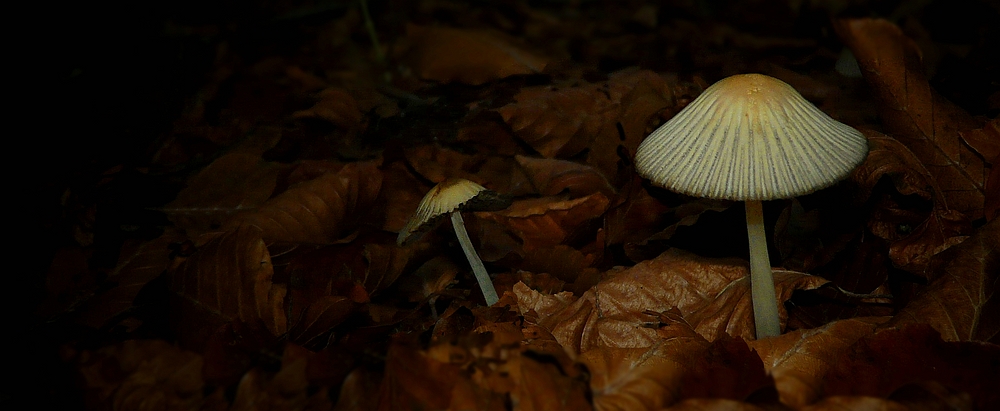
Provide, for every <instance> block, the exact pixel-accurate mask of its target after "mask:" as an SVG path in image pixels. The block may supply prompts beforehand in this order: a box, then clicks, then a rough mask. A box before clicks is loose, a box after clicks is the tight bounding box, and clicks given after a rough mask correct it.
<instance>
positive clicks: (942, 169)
mask: <svg viewBox="0 0 1000 411" xmlns="http://www.w3.org/2000/svg"><path fill="white" fill-rule="evenodd" d="M835 27H836V29H837V33H838V34H839V35H840V37H841V39H843V40H844V42H845V43H846V44H847V46H848V47H850V48H851V51H852V52H853V53H854V56H855V57H857V60H858V64H859V65H860V66H861V71H862V74H863V75H864V76H865V79H866V80H867V81H868V83H869V84H871V85H872V88H873V89H874V92H875V97H876V98H877V99H878V100H879V103H880V104H879V107H880V108H881V116H882V121H883V123H884V124H885V126H886V129H887V130H888V131H889V133H890V134H891V135H892V136H894V137H895V138H896V139H898V140H900V141H901V142H903V143H904V144H906V146H907V147H908V148H909V149H910V150H911V151H912V152H913V153H914V154H915V155H916V156H917V157H918V158H919V159H920V160H921V162H922V163H923V164H924V166H926V167H927V170H928V171H929V172H930V174H931V175H933V176H934V179H935V180H936V181H937V183H938V184H941V185H947V186H948V188H949V189H948V190H947V191H946V192H944V197H945V199H947V204H945V205H941V207H942V208H944V209H954V210H958V211H960V212H962V213H964V214H966V215H968V216H969V217H970V218H972V219H977V218H980V217H982V216H983V204H984V195H985V182H986V176H987V174H988V172H989V166H990V162H991V161H993V159H992V158H983V157H982V156H981V155H980V153H977V152H976V151H975V150H974V149H972V148H971V147H970V146H968V145H967V144H965V143H963V139H962V137H961V135H960V134H959V132H960V131H964V130H971V129H976V128H979V127H981V124H979V123H977V122H976V121H975V120H974V119H973V118H972V117H971V116H970V115H969V114H968V113H966V112H965V111H964V110H962V109H961V108H959V107H958V106H956V105H954V104H953V103H951V102H950V101H948V100H946V99H945V98H943V97H941V96H940V95H938V94H937V93H936V92H935V91H934V90H933V89H932V88H931V86H930V84H929V83H928V81H927V77H926V75H925V74H924V71H923V66H922V64H921V61H920V60H921V52H920V49H919V48H918V47H917V45H916V43H914V41H913V40H911V39H909V38H907V37H906V35H904V34H903V32H902V30H900V29H899V27H897V26H896V25H894V24H892V23H890V22H889V21H886V20H880V19H849V20H840V21H838V22H837V23H836V25H835Z"/></svg>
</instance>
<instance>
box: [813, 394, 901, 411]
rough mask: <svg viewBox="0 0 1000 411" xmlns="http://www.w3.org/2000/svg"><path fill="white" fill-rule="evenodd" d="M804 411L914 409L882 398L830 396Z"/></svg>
mask: <svg viewBox="0 0 1000 411" xmlns="http://www.w3.org/2000/svg"><path fill="white" fill-rule="evenodd" d="M800 409H801V410H802V411H866V410H878V411H910V410H912V408H910V407H907V406H905V405H903V404H900V403H898V402H896V401H890V400H886V399H882V398H873V397H864V396H857V397H847V396H830V397H827V398H824V399H822V400H820V401H819V402H817V403H815V404H810V405H808V406H805V407H802V408H800Z"/></svg>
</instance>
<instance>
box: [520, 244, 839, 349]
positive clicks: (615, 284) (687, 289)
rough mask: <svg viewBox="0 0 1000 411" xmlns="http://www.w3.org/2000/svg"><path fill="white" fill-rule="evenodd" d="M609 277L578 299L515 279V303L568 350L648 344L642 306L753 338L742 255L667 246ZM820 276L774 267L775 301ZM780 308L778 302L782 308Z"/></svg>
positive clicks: (697, 326) (708, 333)
mask: <svg viewBox="0 0 1000 411" xmlns="http://www.w3.org/2000/svg"><path fill="white" fill-rule="evenodd" d="M606 275H608V276H609V277H611V278H610V279H608V280H605V281H602V282H600V283H598V284H597V285H595V286H594V287H593V288H591V289H590V290H589V291H587V292H586V293H584V294H583V296H581V297H580V298H579V299H577V298H575V297H572V296H571V295H569V294H568V293H560V294H556V295H553V296H544V295H540V294H538V293H537V292H535V291H532V290H530V289H527V287H525V286H523V285H516V286H515V287H514V294H515V295H516V297H517V299H518V309H519V310H520V311H521V313H522V314H524V315H525V316H526V318H529V319H530V320H531V321H532V322H534V323H536V324H538V325H539V326H540V327H542V328H544V329H546V330H548V331H549V332H551V333H552V335H553V336H554V337H555V339H556V340H557V341H559V343H560V344H562V345H563V347H565V349H566V350H567V351H568V352H570V353H582V352H586V351H588V350H590V349H593V348H597V347H649V346H651V345H653V344H654V343H655V341H657V340H658V337H657V336H656V330H655V329H651V328H645V327H644V324H648V323H649V322H651V321H653V319H652V318H651V317H650V315H649V314H648V313H649V312H654V313H656V312H665V311H669V310H671V309H673V308H675V307H676V308H677V309H679V310H680V313H681V315H682V316H683V318H684V320H685V321H687V322H688V323H689V324H690V325H691V327H692V328H693V329H694V330H696V331H697V332H698V334H700V335H702V336H703V337H704V338H706V339H707V340H709V341H714V340H716V339H717V338H719V337H720V336H722V335H724V334H728V335H731V336H737V337H742V338H743V339H746V340H752V339H753V338H754V328H753V313H752V306H751V302H750V297H749V285H750V284H749V279H748V275H747V267H746V262H745V261H742V260H735V259H709V258H703V257H698V256H695V255H693V254H690V253H687V252H683V251H679V250H676V249H672V250H670V251H667V252H666V253H663V254H662V255H661V256H660V257H657V258H656V259H653V260H649V261H644V262H641V263H639V264H636V265H635V266H634V267H632V268H628V269H620V270H616V271H614V272H612V273H609V274H606ZM825 283H827V281H826V280H824V279H822V278H820V277H814V276H810V275H806V274H802V273H795V272H787V271H780V270H778V271H776V272H775V286H776V287H777V289H778V298H779V299H780V300H781V301H784V300H787V299H788V298H790V297H791V294H792V292H793V291H794V290H797V289H811V288H816V287H819V286H821V285H823V284H825ZM786 315H787V314H786V313H785V312H784V311H783V310H782V312H781V316H782V318H785V316H786Z"/></svg>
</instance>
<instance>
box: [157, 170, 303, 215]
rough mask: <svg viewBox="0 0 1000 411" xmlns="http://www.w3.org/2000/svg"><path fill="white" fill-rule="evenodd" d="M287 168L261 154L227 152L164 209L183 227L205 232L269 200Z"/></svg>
mask: <svg viewBox="0 0 1000 411" xmlns="http://www.w3.org/2000/svg"><path fill="white" fill-rule="evenodd" d="M283 168H284V167H283V166H281V165H279V164H275V163H271V162H267V161H264V160H263V159H261V157H260V155H257V154H251V153H244V152H233V153H229V154H226V155H224V156H222V157H219V158H218V159H216V160H215V161H213V162H212V164H209V165H208V167H205V168H204V169H202V170H201V171H200V172H198V174H196V175H195V176H194V177H191V179H190V180H189V181H188V185H187V187H185V188H184V189H183V190H181V192H180V193H178V194H177V198H176V199H174V201H171V202H170V203H169V204H167V205H165V206H164V207H163V211H164V212H165V213H167V215H168V216H169V217H170V219H171V221H173V222H174V224H176V225H177V226H178V227H180V228H184V229H193V230H196V231H201V232H204V231H207V230H210V229H213V228H217V227H219V226H220V225H222V224H223V223H225V222H226V221H227V220H228V219H229V218H230V217H231V216H232V215H233V214H236V213H238V212H241V211H246V210H250V209H254V208H256V207H257V206H259V205H261V204H263V203H264V202H265V201H267V199H268V198H270V197H271V194H272V192H273V191H274V189H275V185H276V184H277V179H278V174H279V173H280V172H281V170H282V169H283Z"/></svg>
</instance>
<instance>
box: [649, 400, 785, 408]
mask: <svg viewBox="0 0 1000 411" xmlns="http://www.w3.org/2000/svg"><path fill="white" fill-rule="evenodd" d="M765 409H769V408H761V407H758V406H756V405H753V404H751V403H748V402H743V401H735V400H726V399H719V398H711V399H709V398H692V399H688V400H684V401H681V402H679V403H676V404H674V405H672V406H670V408H665V409H664V410H663V411H764V410H765Z"/></svg>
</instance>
